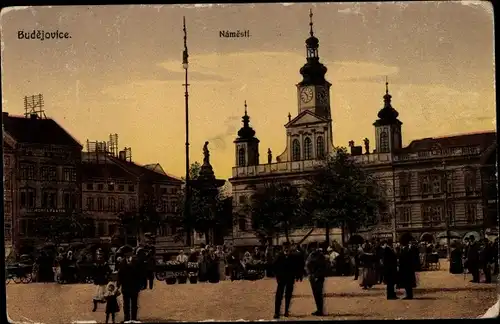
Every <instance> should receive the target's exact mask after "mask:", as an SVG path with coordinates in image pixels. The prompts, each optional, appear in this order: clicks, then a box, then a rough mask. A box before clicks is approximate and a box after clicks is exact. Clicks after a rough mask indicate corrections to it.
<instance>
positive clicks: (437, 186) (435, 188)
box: [432, 174, 442, 195]
mask: <svg viewBox="0 0 500 324" xmlns="http://www.w3.org/2000/svg"><path fill="white" fill-rule="evenodd" d="M441 186H442V182H441V176H439V175H437V174H435V175H433V176H432V193H433V194H435V195H436V194H440V193H441V191H442V190H441V189H442V187H441Z"/></svg>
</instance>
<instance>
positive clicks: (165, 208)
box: [160, 199, 173, 213]
mask: <svg viewBox="0 0 500 324" xmlns="http://www.w3.org/2000/svg"><path fill="white" fill-rule="evenodd" d="M160 208H161V211H162V212H164V213H170V212H173V210H171V209H170V205H169V204H168V200H167V199H162V200H161V206H160Z"/></svg>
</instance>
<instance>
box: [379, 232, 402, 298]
mask: <svg viewBox="0 0 500 324" xmlns="http://www.w3.org/2000/svg"><path fill="white" fill-rule="evenodd" d="M380 246H381V248H382V254H381V255H382V266H383V268H382V274H383V278H384V281H385V284H386V285H387V299H388V300H391V299H398V297H397V296H396V291H395V286H396V283H397V279H396V278H397V276H398V258H397V256H396V252H394V250H393V249H392V246H390V245H389V244H388V242H387V241H382V243H381V245H380Z"/></svg>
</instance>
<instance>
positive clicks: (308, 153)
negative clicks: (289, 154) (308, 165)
mask: <svg viewBox="0 0 500 324" xmlns="http://www.w3.org/2000/svg"><path fill="white" fill-rule="evenodd" d="M311 158H312V142H311V139H310V138H309V137H306V138H304V160H310V159H311Z"/></svg>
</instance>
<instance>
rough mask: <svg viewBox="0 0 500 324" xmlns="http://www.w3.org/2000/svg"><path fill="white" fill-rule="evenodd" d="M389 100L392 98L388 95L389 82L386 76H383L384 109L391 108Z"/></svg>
mask: <svg viewBox="0 0 500 324" xmlns="http://www.w3.org/2000/svg"><path fill="white" fill-rule="evenodd" d="M391 98H392V96H391V95H390V94H389V81H388V80H387V76H385V95H384V107H391Z"/></svg>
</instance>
